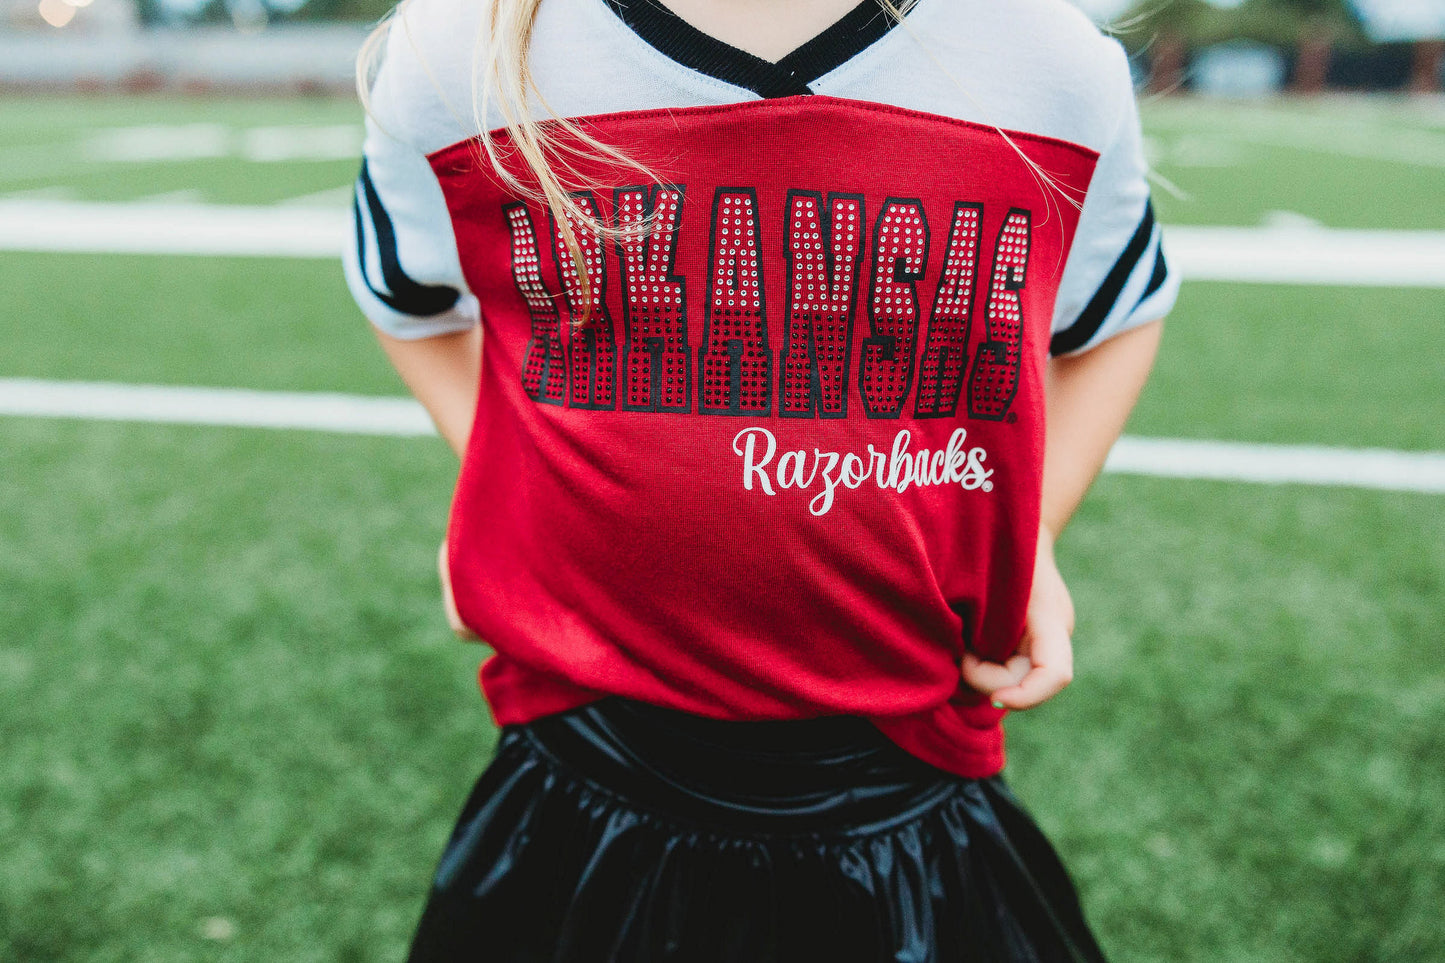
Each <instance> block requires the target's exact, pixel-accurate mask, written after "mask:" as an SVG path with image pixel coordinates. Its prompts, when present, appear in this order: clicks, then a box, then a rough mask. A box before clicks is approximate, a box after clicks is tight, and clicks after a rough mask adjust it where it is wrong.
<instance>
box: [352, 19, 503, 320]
mask: <svg viewBox="0 0 1445 963" xmlns="http://www.w3.org/2000/svg"><path fill="white" fill-rule="evenodd" d="M392 33H393V34H395V33H397V31H395V30H393V31H392ZM388 47H391V48H394V47H395V44H394V43H389V44H388ZM391 53H392V51H388V59H390V56H391ZM388 81H389V78H388V70H387V65H386V63H385V62H383V65H382V68H381V71H380V73H379V74H378V76H377V80H376V84H375V86H374V88H373V91H372V98H371V100H372V105H371V106H372V112H368V113H367V115H366V139H365V141H364V143H363V146H362V161H361V172H360V174H359V175H358V176H357V178H356V185H355V191H354V196H353V198H352V205H351V231H350V232H349V234H348V237H347V240H346V243H345V246H344V249H343V256H342V265H343V268H344V270H345V273H346V282H347V286H348V287H349V288H350V289H351V294H352V297H354V298H355V299H356V303H357V304H358V305H359V306H360V307H361V310H362V313H364V314H365V315H366V317H367V318H368V319H369V320H370V321H371V323H372V324H374V325H375V326H376V327H378V328H380V329H381V330H382V331H384V332H386V333H387V334H389V335H391V336H393V337H396V338H402V339H406V340H415V339H419V338H429V337H434V336H437V335H442V334H450V333H453V332H457V331H465V330H467V329H468V328H471V327H472V326H473V325H475V324H476V323H477V321H478V319H479V317H480V312H479V308H478V305H477V300H476V298H475V297H473V296H472V295H471V293H470V292H469V291H468V289H467V284H466V280H465V278H463V276H462V268H461V260H460V258H459V257H458V255H457V241H456V235H455V233H454V231H453V229H452V220H451V214H450V213H449V212H448V210H447V205H446V200H445V198H444V197H443V195H442V189H441V185H440V184H439V183H438V182H437V178H436V174H435V172H434V171H433V170H432V167H431V164H430V162H429V161H428V160H427V158H426V155H425V154H423V153H422V152H421V151H420V150H418V149H416V148H415V147H413V146H411V145H410V144H408V143H406V142H404V141H403V140H401V139H400V137H399V136H398V132H400V131H402V130H404V129H405V125H404V123H402V122H401V118H402V116H403V115H402V114H399V113H397V112H396V111H394V110H392V109H391V108H392V107H393V106H395V107H397V108H398V109H400V108H401V107H402V105H403V103H404V100H405V98H404V96H403V94H404V92H402V91H398V90H394V89H391V88H390V87H388V86H387V85H388ZM394 85H395V84H394V83H393V84H392V86H394ZM373 112H375V115H374V114H373ZM388 115H395V118H396V122H395V123H393V122H391V121H390V120H389V118H388Z"/></svg>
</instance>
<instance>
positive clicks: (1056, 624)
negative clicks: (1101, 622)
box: [962, 321, 1164, 709]
mask: <svg viewBox="0 0 1445 963" xmlns="http://www.w3.org/2000/svg"><path fill="white" fill-rule="evenodd" d="M1163 328H1164V325H1163V322H1162V321H1152V322H1149V323H1148V324H1142V325H1139V326H1138V327H1135V328H1131V329H1130V330H1128V331H1126V332H1124V333H1123V334H1120V335H1117V336H1115V337H1113V338H1110V339H1109V340H1107V341H1105V342H1104V343H1103V344H1101V345H1099V346H1098V347H1096V348H1093V349H1092V350H1089V351H1086V352H1084V353H1083V354H1080V355H1073V356H1067V357H1062V358H1054V359H1053V360H1051V361H1050V362H1049V371H1048V386H1047V411H1048V415H1047V417H1048V436H1047V439H1046V441H1045V447H1044V484H1043V506H1042V514H1041V516H1040V520H1039V543H1038V556H1037V558H1036V560H1035V563H1034V584H1033V591H1032V593H1031V595H1030V598H1029V607H1028V615H1027V618H1026V624H1025V628H1024V636H1023V639H1022V641H1021V642H1020V644H1019V651H1018V654H1017V655H1015V656H1014V657H1013V658H1011V659H1009V660H1008V662H1007V663H1005V664H1003V665H999V664H997V663H993V662H985V661H983V660H981V659H979V658H978V657H977V656H975V655H974V654H973V653H971V652H970V653H965V655H964V657H963V666H962V668H963V680H964V682H965V683H966V684H968V685H969V686H970V687H971V688H974V689H977V690H978V691H980V692H984V693H987V694H989V695H991V696H992V697H993V702H994V705H995V706H998V707H999V708H1009V709H1028V708H1032V707H1033V706H1036V705H1039V704H1040V703H1042V702H1045V701H1047V700H1048V699H1050V698H1052V697H1053V696H1055V695H1057V694H1058V693H1059V692H1060V691H1062V690H1063V688H1064V686H1066V685H1068V684H1069V682H1070V681H1072V679H1073V674H1074V660H1073V645H1072V642H1071V639H1070V637H1071V636H1072V634H1073V631H1074V603H1073V600H1072V599H1071V598H1070V597H1069V590H1068V587H1067V586H1066V585H1065V584H1064V580H1063V577H1062V576H1061V575H1060V574H1059V569H1058V566H1057V565H1056V564H1055V562H1054V539H1055V538H1057V537H1058V534H1059V533H1060V532H1061V531H1063V528H1064V526H1065V525H1066V524H1068V521H1069V518H1070V517H1071V516H1072V515H1073V514H1074V510H1075V509H1076V508H1078V507H1079V503H1080V502H1081V501H1083V499H1084V493H1085V492H1087V491H1088V490H1089V486H1090V485H1091V484H1093V481H1094V478H1095V476H1097V475H1098V473H1099V469H1101V468H1102V467H1103V466H1104V459H1105V458H1106V457H1107V456H1108V454H1109V448H1110V447H1111V446H1112V445H1113V444H1114V442H1115V441H1116V440H1117V439H1118V437H1119V434H1120V432H1122V431H1123V430H1124V422H1125V421H1127V420H1128V418H1129V413H1130V412H1131V411H1132V410H1133V409H1134V404H1135V402H1136V401H1138V399H1139V392H1140V391H1141V390H1143V387H1144V382H1145V381H1146V380H1147V379H1148V377H1149V371H1150V370H1151V369H1152V368H1153V365H1154V358H1155V355H1156V354H1157V353H1158V350H1159V340H1160V337H1161V335H1162V334H1163Z"/></svg>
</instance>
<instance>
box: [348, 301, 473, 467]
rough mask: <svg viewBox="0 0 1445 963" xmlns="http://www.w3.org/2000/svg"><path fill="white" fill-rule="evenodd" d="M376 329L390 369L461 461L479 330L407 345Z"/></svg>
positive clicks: (468, 425)
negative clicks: (403, 382)
mask: <svg viewBox="0 0 1445 963" xmlns="http://www.w3.org/2000/svg"><path fill="white" fill-rule="evenodd" d="M373 330H376V337H377V340H378V341H380V342H381V346H382V348H384V349H385V350H386V355H387V357H388V358H390V359H391V363H392V366H393V367H395V368H396V370H397V373H398V374H400V375H401V380H403V381H405V382H406V386H407V387H408V388H410V389H411V393H412V394H414V395H416V399H417V400H418V401H420V402H421V403H422V407H424V408H425V409H426V410H427V413H428V414H430V415H431V419H432V421H433V422H435V423H436V426H437V431H439V432H441V435H442V437H443V438H444V439H446V443H447V444H448V445H450V446H451V449H452V451H454V452H456V454H457V457H458V458H460V457H461V456H462V453H463V452H464V451H466V448H467V438H468V437H469V436H470V435H471V433H472V416H473V414H474V413H475V410H476V405H477V381H478V378H479V375H480V371H481V357H482V329H481V326H480V325H478V326H476V327H474V328H471V329H469V330H467V331H460V332H457V333H456V334H443V335H438V336H437V337H433V338H421V339H419V340H415V341H406V340H402V339H401V338H394V337H392V336H391V335H389V334H387V333H385V332H384V331H381V330H378V329H373Z"/></svg>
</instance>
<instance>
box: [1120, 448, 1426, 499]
mask: <svg viewBox="0 0 1445 963" xmlns="http://www.w3.org/2000/svg"><path fill="white" fill-rule="evenodd" d="M1104 470H1105V471H1109V472H1116V473H1118V474H1123V475H1155V476H1159V477H1164V478H1193V479H1214V480H1218V481H1243V482H1262V483H1265V484H1283V483H1287V482H1294V483H1296V484H1302V485H1340V486H1344V487H1349V488H1382V489H1387V490H1391V491H1404V492H1427V493H1430V494H1445V452H1431V451H1394V450H1391V449H1388V448H1332V447H1326V446H1324V445H1266V444H1258V443H1254V442H1228V441H1192V440H1188V439H1183V438H1137V437H1134V436H1131V435H1126V436H1124V437H1123V438H1120V439H1119V441H1118V443H1117V444H1115V445H1114V448H1113V450H1112V451H1110V452H1109V458H1108V460H1107V461H1105V463H1104Z"/></svg>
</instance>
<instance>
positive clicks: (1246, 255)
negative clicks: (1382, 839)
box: [0, 198, 1445, 288]
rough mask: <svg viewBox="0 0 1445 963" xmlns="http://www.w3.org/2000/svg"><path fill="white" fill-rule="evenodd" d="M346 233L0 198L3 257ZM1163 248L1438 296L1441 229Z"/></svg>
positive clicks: (293, 209) (288, 241) (187, 209)
mask: <svg viewBox="0 0 1445 963" xmlns="http://www.w3.org/2000/svg"><path fill="white" fill-rule="evenodd" d="M349 225H350V221H349V215H348V213H347V211H346V210H345V209H344V208H343V207H341V206H337V207H310V206H308V205H304V204H278V205H273V206H238V205H224V204H174V203H154V202H148V201H135V202H121V203H97V202H76V201H64V200H47V199H34V198H15V199H5V198H0V250H9V251H32V252H65V253H102V254H104V253H118V254H164V255H186V254H192V255H211V256H215V255H221V256H238V257H293V258H324V259H330V258H336V257H338V256H339V253H340V251H341V249H342V246H343V245H345V244H346V243H348V242H349V230H348V229H349ZM1165 249H1166V251H1167V253H1168V255H1169V257H1170V259H1171V260H1172V261H1173V263H1174V264H1175V265H1176V266H1177V267H1178V268H1179V269H1180V271H1181V272H1182V273H1183V275H1184V277H1185V278H1186V279H1193V280H1196V281H1235V282H1253V283H1261V284H1333V285H1349V286H1356V287H1425V288H1445V231H1363V230H1334V229H1330V228H1321V227H1310V226H1301V225H1288V226H1269V227H1261V228H1249V227H1170V228H1167V229H1166V231H1165Z"/></svg>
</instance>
